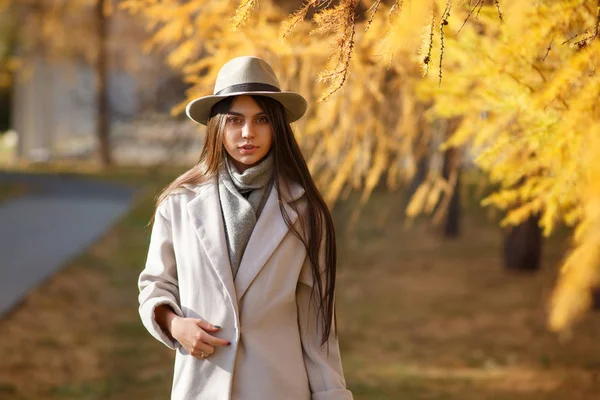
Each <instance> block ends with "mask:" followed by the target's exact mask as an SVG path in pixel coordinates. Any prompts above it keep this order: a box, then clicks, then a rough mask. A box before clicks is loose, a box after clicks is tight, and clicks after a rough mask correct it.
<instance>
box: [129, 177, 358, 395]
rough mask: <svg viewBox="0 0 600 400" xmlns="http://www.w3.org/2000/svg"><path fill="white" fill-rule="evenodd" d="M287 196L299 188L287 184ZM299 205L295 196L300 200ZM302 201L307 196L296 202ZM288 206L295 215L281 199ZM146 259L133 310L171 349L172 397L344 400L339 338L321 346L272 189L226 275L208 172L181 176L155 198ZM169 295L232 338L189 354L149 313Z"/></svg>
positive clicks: (300, 263) (305, 283) (298, 256)
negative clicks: (197, 179) (192, 179)
mask: <svg viewBox="0 0 600 400" xmlns="http://www.w3.org/2000/svg"><path fill="white" fill-rule="evenodd" d="M290 194H291V198H288V199H286V201H285V202H286V203H289V202H291V201H302V200H303V198H302V196H303V194H304V189H303V188H302V187H300V186H299V185H291V190H290ZM301 205H302V203H301ZM304 205H305V204H304ZM285 207H286V208H287V210H288V213H289V214H290V216H291V217H292V218H293V221H296V220H297V215H296V214H295V213H294V212H293V211H292V210H291V208H289V206H288V205H287V204H286V205H285ZM157 211H158V212H157V213H156V219H155V222H154V226H153V228H152V237H151V239H150V246H149V251H148V258H147V261H146V266H145V269H144V270H143V271H142V273H141V275H140V277H139V282H138V283H139V289H140V295H139V302H140V309H139V311H140V316H141V318H142V322H143V323H144V326H145V327H146V329H148V331H149V332H150V333H151V334H152V336H154V337H155V338H156V339H158V340H159V341H161V342H162V343H164V344H165V345H167V346H168V347H169V348H171V349H176V351H177V353H176V358H175V371H174V379H173V388H172V399H176V400H191V399H194V400H229V399H233V400H280V399H285V400H309V399H312V400H348V399H352V394H351V393H350V392H349V391H348V390H346V387H345V386H346V385H345V381H344V376H343V372H342V365H341V360H340V354H339V348H338V342H337V339H336V338H335V335H334V334H333V333H332V335H331V337H330V339H329V352H328V351H327V346H323V347H321V346H320V338H321V337H320V331H318V329H317V326H316V321H317V319H316V307H315V303H314V302H313V303H312V304H311V305H310V306H309V303H310V302H311V300H310V299H311V296H310V294H311V287H312V282H313V280H312V275H311V270H310V265H309V263H308V257H307V255H306V251H305V249H304V247H303V245H302V243H301V242H300V240H298V239H297V238H296V237H295V236H294V235H293V233H292V232H290V231H289V229H288V227H287V226H286V225H285V222H284V220H283V217H282V216H281V212H280V210H279V205H278V201H277V191H276V189H275V188H273V189H272V191H271V193H270V195H269V198H268V200H267V202H266V204H265V206H264V209H263V211H262V213H261V215H260V218H259V219H258V221H257V223H256V227H255V228H254V231H253V233H252V236H251V237H250V240H249V242H248V246H247V248H246V251H245V253H244V255H243V258H242V260H241V263H240V269H239V272H238V274H237V276H236V278H235V280H234V279H233V276H232V272H231V267H230V264H229V257H228V253H227V247H226V241H225V232H224V229H223V219H222V216H221V209H220V205H219V197H218V193H217V186H216V182H215V179H214V178H213V179H211V180H208V181H207V182H205V183H202V184H199V185H185V187H184V188H182V189H179V190H178V191H177V192H176V193H174V194H171V195H170V196H169V197H168V198H167V200H166V201H165V202H163V203H162V204H161V205H160V206H159V207H158V210H157ZM161 304H168V305H170V306H171V307H172V308H173V310H174V311H175V312H176V313H177V314H178V315H180V316H184V317H193V318H201V319H204V320H206V321H208V322H210V323H212V324H214V325H220V326H221V327H222V329H221V330H220V331H219V332H218V333H217V334H216V336H218V337H221V338H223V339H226V340H230V341H231V342H232V344H231V346H223V347H217V348H216V350H215V353H214V354H213V355H211V356H210V357H209V358H207V359H204V360H200V359H197V358H194V357H192V356H190V355H189V353H187V351H186V350H185V349H184V348H183V347H182V346H181V345H180V344H179V343H177V342H174V341H173V340H171V339H170V338H169V337H168V336H167V335H166V334H165V333H164V332H163V331H162V330H161V328H160V327H159V326H158V324H157V323H156V321H155V319H154V309H155V308H156V307H157V306H158V305H161Z"/></svg>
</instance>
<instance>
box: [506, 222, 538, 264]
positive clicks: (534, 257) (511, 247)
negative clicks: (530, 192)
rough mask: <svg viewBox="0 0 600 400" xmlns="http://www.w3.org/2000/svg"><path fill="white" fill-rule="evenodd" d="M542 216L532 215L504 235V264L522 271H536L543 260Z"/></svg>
mask: <svg viewBox="0 0 600 400" xmlns="http://www.w3.org/2000/svg"><path fill="white" fill-rule="evenodd" d="M539 221H540V217H539V216H532V217H530V218H529V219H528V220H527V221H524V222H523V223H522V224H520V225H517V226H515V227H512V228H511V229H510V230H509V231H508V233H507V234H506V236H505V237H504V266H505V268H509V269H516V270H521V271H536V270H538V269H539V268H540V264H541V260H542V229H541V228H540V226H539Z"/></svg>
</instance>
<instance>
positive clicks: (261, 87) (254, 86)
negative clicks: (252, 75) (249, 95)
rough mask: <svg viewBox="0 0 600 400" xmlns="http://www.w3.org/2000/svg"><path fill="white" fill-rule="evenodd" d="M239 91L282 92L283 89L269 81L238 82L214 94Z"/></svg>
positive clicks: (219, 94)
mask: <svg viewBox="0 0 600 400" xmlns="http://www.w3.org/2000/svg"><path fill="white" fill-rule="evenodd" d="M239 92H281V89H279V88H278V87H277V86H273V85H269V84H268V83H238V84H237V85H231V86H227V87H226V88H223V89H221V90H219V91H218V92H217V93H215V94H214V96H221V95H224V94H231V93H239Z"/></svg>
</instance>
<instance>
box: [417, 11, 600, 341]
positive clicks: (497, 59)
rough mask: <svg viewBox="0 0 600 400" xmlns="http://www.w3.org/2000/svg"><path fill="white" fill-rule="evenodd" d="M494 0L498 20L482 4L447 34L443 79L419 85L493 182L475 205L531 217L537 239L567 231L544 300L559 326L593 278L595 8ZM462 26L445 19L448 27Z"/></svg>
mask: <svg viewBox="0 0 600 400" xmlns="http://www.w3.org/2000/svg"><path fill="white" fill-rule="evenodd" d="M582 3H583V4H582ZM501 4H502V6H503V21H504V22H503V23H502V24H499V23H498V19H497V16H496V13H495V10H493V8H492V7H485V6H484V7H483V8H482V11H481V14H480V16H479V18H478V21H477V24H476V25H471V26H469V25H467V26H466V27H465V28H463V30H462V31H461V33H460V34H459V35H458V36H452V37H448V38H447V40H446V46H445V51H444V59H445V63H446V65H447V67H446V68H445V70H444V80H445V81H444V82H443V83H442V85H441V87H439V86H438V81H437V79H436V77H431V76H430V77H428V79H427V80H424V81H423V82H421V84H420V85H419V87H418V90H419V94H420V95H421V96H422V97H423V98H426V99H430V100H431V101H432V104H433V106H432V108H431V110H429V112H430V113H431V115H432V116H437V117H462V118H463V122H462V124H461V126H460V127H459V129H458V130H457V132H456V134H455V135H454V136H453V137H452V138H450V140H449V141H448V143H447V144H448V145H453V146H463V145H467V144H470V145H472V146H474V147H475V149H476V152H477V154H478V156H477V158H476V160H475V161H476V163H477V165H479V167H480V168H481V169H482V170H483V171H485V172H486V173H487V174H488V176H489V177H490V178H491V179H492V181H494V182H496V183H498V184H499V185H500V189H499V190H498V191H497V192H496V193H494V194H492V195H491V196H489V197H488V198H487V199H485V200H484V202H483V204H484V205H493V206H495V207H498V208H500V209H503V210H506V211H507V214H506V217H505V219H504V220H503V221H502V223H503V224H504V225H514V224H519V223H520V222H522V221H524V220H526V219H527V218H528V217H530V216H531V215H534V214H539V215H540V216H541V220H540V225H541V227H542V228H543V231H544V234H545V235H550V234H551V233H552V232H553V231H554V229H555V228H556V226H557V224H559V223H565V224H567V225H569V226H574V227H575V232H576V234H575V238H574V239H575V240H574V247H573V249H572V251H571V252H570V254H569V256H568V257H567V258H566V260H565V262H564V265H563V268H562V273H561V276H560V279H559V282H558V284H557V286H556V289H555V291H554V295H553V298H552V301H551V312H550V320H549V324H550V327H551V328H552V329H553V330H562V329H565V328H567V327H569V326H570V325H571V324H572V323H573V322H574V321H575V320H576V319H577V318H578V317H580V316H581V315H582V314H583V312H584V311H585V310H587V308H588V306H589V304H590V299H591V289H592V288H593V287H594V286H595V285H597V284H598V283H599V282H598V272H599V270H600V242H599V240H600V208H599V205H598V204H599V202H600V175H598V173H599V167H598V166H599V165H600V162H599V161H598V160H599V158H598V156H600V141H599V138H600V123H599V120H600V109H599V108H598V104H597V103H598V101H597V100H598V98H600V76H599V75H598V74H597V72H596V70H597V68H598V67H600V64H599V63H600V37H598V23H599V22H598V21H600V19H598V16H599V15H600V6H598V4H597V1H584V2H581V1H578V2H574V1H553V2H543V3H542V2H540V3H534V2H519V1H503V2H501ZM461 24H462V20H461V19H459V18H454V19H452V18H451V19H450V20H449V25H448V27H449V28H451V29H452V30H458V28H459V26H460V25H461ZM575 34H579V35H577V36H576V37H575V38H573V36H574V35H575ZM482 116H483V118H482Z"/></svg>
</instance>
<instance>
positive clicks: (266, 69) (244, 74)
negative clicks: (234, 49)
mask: <svg viewBox="0 0 600 400" xmlns="http://www.w3.org/2000/svg"><path fill="white" fill-rule="evenodd" d="M248 83H260V84H266V85H270V86H275V87H276V88H279V80H278V79H277V76H276V75H275V72H274V71H273V68H271V66H270V65H269V64H268V63H267V62H266V61H264V60H263V59H261V58H258V57H253V56H243V57H237V58H234V59H232V60H230V61H228V62H227V63H225V65H223V66H222V67H221V69H220V70H219V73H218V74H217V80H216V81H215V88H214V91H213V94H217V93H219V92H220V91H222V90H223V89H226V88H227V87H230V86H233V85H240V84H248Z"/></svg>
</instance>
